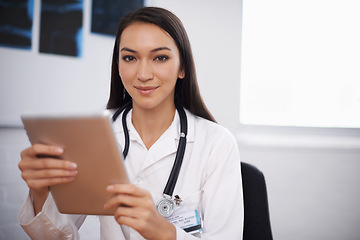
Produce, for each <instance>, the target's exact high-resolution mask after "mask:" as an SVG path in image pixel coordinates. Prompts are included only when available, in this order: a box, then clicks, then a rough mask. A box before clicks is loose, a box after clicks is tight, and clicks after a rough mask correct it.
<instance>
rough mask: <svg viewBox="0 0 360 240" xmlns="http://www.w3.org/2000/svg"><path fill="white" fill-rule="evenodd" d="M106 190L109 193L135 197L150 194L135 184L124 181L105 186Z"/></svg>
mask: <svg viewBox="0 0 360 240" xmlns="http://www.w3.org/2000/svg"><path fill="white" fill-rule="evenodd" d="M106 190H107V191H109V192H111V193H119V194H128V195H131V196H137V197H145V196H148V195H150V194H149V192H148V191H146V190H145V189H142V188H140V187H138V186H135V185H134V184H126V183H122V184H112V185H109V186H107V188H106Z"/></svg>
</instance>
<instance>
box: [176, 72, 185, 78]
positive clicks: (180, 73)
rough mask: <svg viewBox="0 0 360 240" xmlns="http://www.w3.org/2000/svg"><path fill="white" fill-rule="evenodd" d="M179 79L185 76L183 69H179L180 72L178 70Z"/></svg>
mask: <svg viewBox="0 0 360 240" xmlns="http://www.w3.org/2000/svg"><path fill="white" fill-rule="evenodd" d="M178 77H179V78H180V79H184V77H185V71H184V70H181V71H180V72H179V76H178Z"/></svg>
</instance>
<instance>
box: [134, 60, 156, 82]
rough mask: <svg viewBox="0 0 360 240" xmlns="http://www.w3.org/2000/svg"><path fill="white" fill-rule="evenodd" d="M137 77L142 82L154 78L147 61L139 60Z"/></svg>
mask: <svg viewBox="0 0 360 240" xmlns="http://www.w3.org/2000/svg"><path fill="white" fill-rule="evenodd" d="M137 78H138V79H139V80H140V81H142V82H144V81H148V80H151V79H153V78H154V74H153V69H152V66H151V64H150V63H149V62H147V61H141V62H140V64H139V66H138V71H137Z"/></svg>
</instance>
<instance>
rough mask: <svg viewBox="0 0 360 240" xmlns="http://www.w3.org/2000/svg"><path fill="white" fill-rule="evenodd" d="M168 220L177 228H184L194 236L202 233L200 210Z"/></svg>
mask: <svg viewBox="0 0 360 240" xmlns="http://www.w3.org/2000/svg"><path fill="white" fill-rule="evenodd" d="M167 220H168V221H169V222H170V223H172V224H174V225H175V226H177V227H180V228H182V229H183V230H184V231H185V232H187V233H190V234H194V233H198V232H200V233H201V232H202V226H201V220H200V216H199V212H198V210H194V211H191V212H186V213H183V214H180V215H177V216H173V217H169V218H167Z"/></svg>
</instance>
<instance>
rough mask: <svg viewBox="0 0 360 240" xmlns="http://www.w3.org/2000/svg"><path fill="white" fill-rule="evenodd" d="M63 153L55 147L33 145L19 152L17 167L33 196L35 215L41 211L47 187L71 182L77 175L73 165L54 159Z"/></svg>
mask: <svg viewBox="0 0 360 240" xmlns="http://www.w3.org/2000/svg"><path fill="white" fill-rule="evenodd" d="M63 151H64V150H63V149H62V148H59V147H55V146H47V145H42V144H34V145H33V146H31V147H29V148H27V149H25V150H23V151H22V152H21V161H20V163H19V165H18V166H19V169H20V170H21V172H22V173H21V176H22V178H23V179H24V180H25V182H26V184H27V185H28V187H29V188H30V192H31V195H32V196H33V200H34V209H35V213H38V212H39V211H41V209H42V205H43V203H44V202H45V200H46V198H47V196H48V194H49V186H52V185H55V184H60V183H66V182H70V181H73V180H74V178H75V176H76V174H77V171H76V164H75V163H72V162H69V161H65V160H60V159H56V157H58V158H59V157H60V156H61V154H62V153H63ZM40 156H48V157H40Z"/></svg>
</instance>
